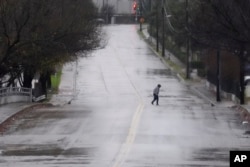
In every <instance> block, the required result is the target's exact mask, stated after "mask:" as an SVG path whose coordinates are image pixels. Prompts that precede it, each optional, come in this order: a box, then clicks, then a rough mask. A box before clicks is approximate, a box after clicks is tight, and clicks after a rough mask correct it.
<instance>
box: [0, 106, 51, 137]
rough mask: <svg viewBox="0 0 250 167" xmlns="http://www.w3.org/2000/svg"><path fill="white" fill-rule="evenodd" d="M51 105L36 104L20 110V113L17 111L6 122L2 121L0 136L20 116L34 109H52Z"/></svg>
mask: <svg viewBox="0 0 250 167" xmlns="http://www.w3.org/2000/svg"><path fill="white" fill-rule="evenodd" d="M52 106H53V105H52V104H50V103H38V104H32V105H30V106H28V107H26V108H24V109H21V110H20V111H17V112H16V113H15V114H13V115H11V116H10V117H8V118H7V119H6V120H4V121H3V122H2V123H0V134H3V133H4V132H5V131H6V130H7V129H8V127H9V125H11V124H12V123H13V122H14V121H15V120H17V119H18V118H19V117H20V116H21V115H23V114H24V113H27V112H30V111H32V110H34V109H38V108H43V107H52Z"/></svg>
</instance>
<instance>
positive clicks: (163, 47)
mask: <svg viewBox="0 0 250 167" xmlns="http://www.w3.org/2000/svg"><path fill="white" fill-rule="evenodd" d="M164 7H165V0H162V8H161V13H162V57H165V10H164Z"/></svg>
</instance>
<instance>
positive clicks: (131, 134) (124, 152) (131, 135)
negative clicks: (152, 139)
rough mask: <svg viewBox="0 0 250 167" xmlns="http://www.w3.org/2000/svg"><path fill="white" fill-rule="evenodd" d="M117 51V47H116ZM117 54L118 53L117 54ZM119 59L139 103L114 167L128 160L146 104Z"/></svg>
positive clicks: (119, 166) (118, 166)
mask: <svg viewBox="0 0 250 167" xmlns="http://www.w3.org/2000/svg"><path fill="white" fill-rule="evenodd" d="M115 52H116V49H115ZM115 55H117V54H115ZM117 59H118V61H119V62H120V64H121V66H122V68H123V70H124V71H125V74H126V75H127V78H128V80H129V82H130V83H131V85H132V87H133V88H134V91H135V94H136V96H137V98H138V101H139V104H138V106H137V109H136V111H135V113H134V115H133V118H132V122H131V124H130V128H129V131H128V135H127V138H126V140H125V142H124V143H123V144H122V147H121V149H120V151H119V153H118V155H117V156H116V157H115V158H116V159H115V162H114V165H112V167H121V166H122V165H123V163H124V161H125V160H126V158H127V156H128V154H129V152H130V149H131V147H132V145H133V143H134V140H135V137H136V132H137V127H138V125H139V122H140V119H141V115H142V112H143V109H144V106H145V104H144V102H143V99H142V96H141V95H140V93H139V91H138V90H137V88H136V87H135V85H134V83H133V82H132V80H131V78H130V77H129V75H128V72H127V70H126V69H125V67H124V65H123V63H122V61H121V59H120V57H119V56H117Z"/></svg>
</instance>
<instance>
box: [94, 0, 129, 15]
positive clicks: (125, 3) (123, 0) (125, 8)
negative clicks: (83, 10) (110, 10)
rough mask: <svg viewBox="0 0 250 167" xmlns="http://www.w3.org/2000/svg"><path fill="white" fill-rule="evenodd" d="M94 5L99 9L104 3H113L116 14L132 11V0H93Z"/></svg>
mask: <svg viewBox="0 0 250 167" xmlns="http://www.w3.org/2000/svg"><path fill="white" fill-rule="evenodd" d="M93 2H94V3H95V4H96V6H97V7H98V8H99V9H100V8H101V7H102V5H103V2H104V4H107V3H108V4H110V5H113V6H114V8H115V11H116V13H118V14H130V13H132V12H133V10H132V2H133V0H93Z"/></svg>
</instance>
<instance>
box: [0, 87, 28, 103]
mask: <svg viewBox="0 0 250 167" xmlns="http://www.w3.org/2000/svg"><path fill="white" fill-rule="evenodd" d="M12 102H32V89H30V88H21V87H7V88H0V104H6V103H12Z"/></svg>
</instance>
